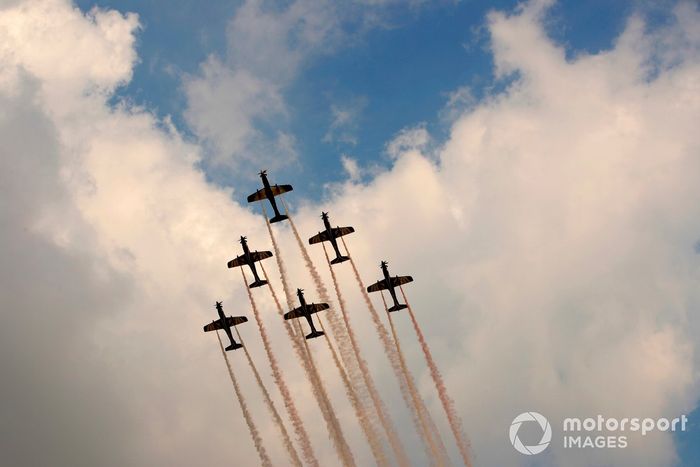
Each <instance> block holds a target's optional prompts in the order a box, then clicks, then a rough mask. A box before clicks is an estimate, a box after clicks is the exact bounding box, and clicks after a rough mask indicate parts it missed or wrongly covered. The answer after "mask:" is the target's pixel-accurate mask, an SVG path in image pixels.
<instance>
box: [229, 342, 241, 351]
mask: <svg viewBox="0 0 700 467" xmlns="http://www.w3.org/2000/svg"><path fill="white" fill-rule="evenodd" d="M242 347H243V346H242V345H241V344H239V343H237V342H234V343H233V344H231V345H229V346H228V347H226V350H227V351H229V350H236V349H240V348H242Z"/></svg>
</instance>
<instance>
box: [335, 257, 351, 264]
mask: <svg viewBox="0 0 700 467" xmlns="http://www.w3.org/2000/svg"><path fill="white" fill-rule="evenodd" d="M349 259H350V257H349V256H338V257H337V258H335V259H334V260H331V264H340V263H343V262H345V261H347V260H349Z"/></svg>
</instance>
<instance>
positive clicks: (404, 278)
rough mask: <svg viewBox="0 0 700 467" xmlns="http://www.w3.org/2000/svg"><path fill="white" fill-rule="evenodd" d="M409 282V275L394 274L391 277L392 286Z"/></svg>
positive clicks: (411, 279) (410, 279) (410, 278)
mask: <svg viewBox="0 0 700 467" xmlns="http://www.w3.org/2000/svg"><path fill="white" fill-rule="evenodd" d="M409 282H413V278H412V277H411V276H395V277H392V278H391V285H393V286H394V287H398V286H400V285H404V284H408V283H409Z"/></svg>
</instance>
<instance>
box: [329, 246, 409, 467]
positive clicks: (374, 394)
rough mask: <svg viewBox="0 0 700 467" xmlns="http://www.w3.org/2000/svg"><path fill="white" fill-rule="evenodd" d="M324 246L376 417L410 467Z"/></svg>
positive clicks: (398, 456) (402, 461) (404, 466)
mask: <svg viewBox="0 0 700 467" xmlns="http://www.w3.org/2000/svg"><path fill="white" fill-rule="evenodd" d="M322 246H323V254H324V255H325V256H326V262H327V263H328V268H329V269H330V271H331V278H332V279H333V288H334V289H335V293H336V295H337V296H338V305H339V306H340V312H341V314H342V316H343V321H344V322H345V327H346V328H347V331H348V337H349V338H350V344H351V345H352V350H353V352H354V353H355V358H356V359H357V363H358V364H359V367H360V371H361V372H362V379H363V381H364V383H365V387H366V388H367V391H368V392H369V396H370V398H371V399H372V404H373V405H374V410H375V412H376V416H377V417H378V418H379V423H380V424H381V425H382V428H383V429H384V433H386V436H387V438H388V439H389V444H390V445H391V449H392V450H393V452H394V455H395V456H396V460H397V462H398V464H399V466H401V467H407V466H410V465H411V463H410V461H409V460H408V457H407V456H406V451H405V450H404V447H403V444H401V440H400V439H399V437H398V435H397V434H396V429H395V428H394V423H393V422H392V420H391V418H390V417H389V414H388V413H387V410H386V407H385V406H384V401H383V400H382V398H381V396H380V395H379V392H378V391H377V387H376V386H375V384H374V380H373V379H372V375H371V373H370V372H369V368H368V367H367V362H366V361H365V359H364V358H362V354H361V353H360V347H359V346H358V345H357V339H356V338H355V331H354V330H353V329H352V326H351V325H350V319H349V317H348V314H347V311H346V309H347V308H346V305H345V299H344V298H343V295H342V293H341V292H340V287H339V286H338V278H337V277H336V275H335V270H334V269H333V266H332V265H331V262H330V258H329V257H328V251H327V250H326V245H325V243H322Z"/></svg>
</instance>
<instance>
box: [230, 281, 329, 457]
mask: <svg viewBox="0 0 700 467" xmlns="http://www.w3.org/2000/svg"><path fill="white" fill-rule="evenodd" d="M241 275H242V277H243V283H244V284H245V288H246V291H247V292H248V299H249V300H250V306H251V307H252V309H253V316H254V317H255V321H256V322H257V323H258V330H259V331H260V337H261V338H262V341H263V347H264V348H265V353H266V354H267V359H268V361H269V362H270V368H271V369H272V377H273V379H274V381H275V384H276V385H277V388H278V389H279V391H280V394H281V396H282V401H283V402H284V406H285V408H286V409H287V413H288V414H289V419H290V420H291V422H292V427H293V428H294V432H295V433H296V436H297V440H298V441H299V444H300V445H301V452H302V455H303V456H304V460H305V461H306V463H307V464H308V465H310V466H314V467H318V465H319V464H318V460H317V459H316V455H315V454H314V451H313V448H312V447H311V441H310V440H309V435H308V434H307V432H306V428H304V422H303V421H302V419H301V417H300V416H299V412H298V411H297V407H296V404H295V403H294V398H293V397H292V395H291V393H290V391H289V388H288V387H287V383H286V381H285V380H284V378H283V376H282V372H281V371H280V368H279V364H278V363H277V358H276V357H275V355H274V353H273V352H272V346H271V345H270V338H269V337H268V335H267V330H266V329H265V325H264V323H263V321H262V319H261V318H260V312H259V311H258V307H257V305H256V303H255V300H254V299H253V294H252V293H251V291H250V288H249V287H248V280H247V278H246V275H245V271H243V268H241ZM236 332H238V329H236ZM238 338H239V339H240V334H239V336H238ZM241 343H242V342H241ZM243 350H245V353H246V357H248V362H249V363H250V366H251V368H253V372H254V373H255V378H256V380H257V381H258V385H259V386H260V389H261V390H262V392H263V394H264V396H265V401H266V402H267V406H268V409H270V411H271V412H272V416H273V418H274V419H275V422H276V423H277V425H278V427H279V428H280V430H281V431H282V437H283V441H284V445H285V447H286V448H287V451H288V452H289V455H290V457H291V458H292V460H293V461H294V465H299V466H301V461H300V460H299V457H298V455H297V453H296V450H295V449H294V446H293V445H292V442H291V440H290V439H289V435H288V433H287V430H286V429H285V427H284V423H283V422H282V419H281V418H280V416H279V413H278V412H277V409H275V406H274V405H273V403H272V399H271V398H270V395H269V393H268V392H267V390H266V389H265V387H264V386H263V382H262V379H261V378H260V375H259V374H258V372H257V370H256V369H255V365H254V364H253V360H252V358H251V357H250V354H249V353H248V349H247V348H246V347H245V346H244V347H243Z"/></svg>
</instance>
